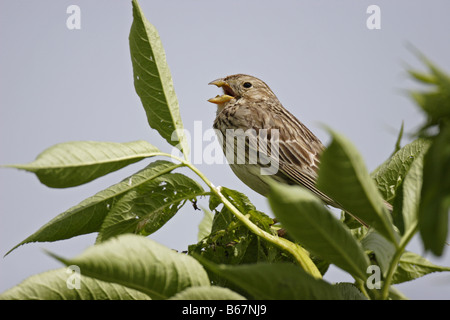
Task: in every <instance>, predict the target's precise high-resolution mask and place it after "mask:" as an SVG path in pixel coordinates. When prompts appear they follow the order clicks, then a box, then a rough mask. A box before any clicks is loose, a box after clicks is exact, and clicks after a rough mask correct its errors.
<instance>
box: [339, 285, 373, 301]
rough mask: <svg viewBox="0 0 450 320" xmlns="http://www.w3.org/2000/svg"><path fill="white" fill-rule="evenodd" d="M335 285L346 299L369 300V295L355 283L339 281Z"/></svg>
mask: <svg viewBox="0 0 450 320" xmlns="http://www.w3.org/2000/svg"><path fill="white" fill-rule="evenodd" d="M334 286H335V287H336V288H337V289H338V290H339V291H340V293H341V295H342V297H343V299H344V300H367V297H366V296H365V295H363V294H362V292H361V291H360V290H359V289H358V288H357V287H356V286H355V285H354V284H353V283H348V282H339V283H336V284H335V285H334Z"/></svg>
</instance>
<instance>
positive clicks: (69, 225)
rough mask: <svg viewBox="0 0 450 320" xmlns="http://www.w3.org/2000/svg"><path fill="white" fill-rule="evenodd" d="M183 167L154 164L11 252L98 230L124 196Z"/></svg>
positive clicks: (60, 217)
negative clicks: (29, 244) (26, 246)
mask: <svg viewBox="0 0 450 320" xmlns="http://www.w3.org/2000/svg"><path fill="white" fill-rule="evenodd" d="M180 166H181V165H180V164H175V163H172V162H168V161H162V160H158V161H155V162H153V163H151V164H150V165H148V166H147V167H146V168H144V169H143V170H141V171H139V172H137V173H135V174H133V175H132V176H130V177H128V178H126V179H124V180H122V181H121V182H119V183H117V184H115V185H113V186H111V187H109V188H107V189H105V190H103V191H100V192H98V193H97V194H95V195H94V196H92V197H89V198H87V199H85V200H84V201H82V202H80V203H79V204H78V205H76V206H74V207H72V208H70V209H69V210H67V211H65V212H63V213H61V214H59V215H58V216H56V217H55V218H53V219H52V220H50V221H49V222H48V223H46V224H45V225H44V226H42V227H41V228H40V229H39V230H38V231H36V232H35V233H33V234H32V235H30V236H29V237H28V238H26V239H25V240H23V241H22V242H20V243H19V244H18V245H16V246H15V247H14V248H12V249H11V250H10V251H9V252H8V253H10V252H11V251H12V250H14V249H15V248H17V247H18V246H20V245H22V244H25V243H30V242H44V241H57V240H63V239H68V238H71V237H75V236H78V235H82V234H86V233H91V232H96V231H99V230H100V227H101V225H102V223H103V220H104V219H105V217H106V215H107V214H108V212H109V211H110V210H111V208H112V207H113V205H114V204H115V203H116V202H117V201H118V200H119V199H120V198H121V197H122V196H123V195H124V194H126V193H127V192H130V191H132V190H134V189H135V188H138V187H139V186H140V185H142V184H145V183H146V182H148V181H151V180H153V179H155V178H157V177H159V176H160V175H163V174H166V173H168V172H170V171H172V170H174V169H176V168H178V167H180ZM8 253H7V254H8Z"/></svg>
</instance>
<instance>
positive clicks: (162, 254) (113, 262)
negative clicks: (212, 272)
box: [51, 234, 210, 299]
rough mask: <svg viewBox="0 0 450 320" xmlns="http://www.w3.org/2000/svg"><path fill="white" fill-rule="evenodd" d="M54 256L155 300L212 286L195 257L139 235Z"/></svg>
mask: <svg viewBox="0 0 450 320" xmlns="http://www.w3.org/2000/svg"><path fill="white" fill-rule="evenodd" d="M51 255H52V256H53V257H55V258H56V259H58V260H59V261H61V262H63V263H64V264H66V265H76V266H78V267H79V268H80V270H81V273H82V274H83V275H86V276H89V277H92V278H96V279H99V280H103V281H108V282H113V283H118V284H120V285H123V286H126V287H129V288H133V289H136V290H138V291H141V292H142V293H144V294H146V295H148V296H150V297H151V298H152V299H167V298H169V297H171V296H173V295H175V294H177V293H178V292H181V291H183V290H184V289H186V288H189V287H195V286H209V285H210V283H209V279H208V276H207V274H206V271H205V270H204V269H203V268H202V266H201V265H200V264H199V263H198V262H197V261H196V260H195V259H194V258H192V257H189V256H187V255H185V254H181V253H177V252H175V251H173V250H171V249H169V248H167V247H165V246H163V245H161V244H159V243H157V242H155V241H153V240H150V239H148V238H145V237H142V236H138V235H131V234H124V235H120V236H118V237H116V238H113V239H110V240H109V241H105V242H103V243H101V244H98V245H95V246H92V247H89V248H88V249H87V250H86V251H84V252H83V253H82V254H81V255H79V256H78V257H76V258H73V259H64V258H61V257H58V256H56V255H54V254H51Z"/></svg>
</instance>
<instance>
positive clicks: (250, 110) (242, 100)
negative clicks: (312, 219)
mask: <svg viewBox="0 0 450 320" xmlns="http://www.w3.org/2000/svg"><path fill="white" fill-rule="evenodd" d="M210 84H215V85H217V86H218V87H221V88H222V89H223V91H224V95H222V96H217V97H215V98H212V99H210V100H209V101H210V102H212V103H216V104H217V105H218V108H217V115H216V119H215V121H214V128H215V129H218V130H219V131H220V132H221V133H222V135H223V137H225V134H226V130H227V129H242V130H243V131H246V130H247V129H254V130H255V131H256V132H259V131H260V130H261V129H268V130H270V129H277V130H278V132H279V162H278V168H279V170H278V172H277V173H276V174H275V175H274V176H272V177H273V178H274V179H276V180H278V181H282V182H284V183H288V184H299V185H302V186H304V187H306V188H307V189H309V190H310V191H312V192H313V193H314V194H316V195H317V196H318V197H319V198H320V199H322V200H323V201H324V202H325V203H326V204H329V205H332V206H334V207H338V208H339V207H340V205H339V204H338V203H336V202H335V201H333V200H332V199H331V198H329V197H328V196H327V195H325V194H324V193H322V192H321V191H320V190H318V189H317V188H316V186H315V181H316V179H317V169H318V166H319V161H320V159H319V158H320V153H321V152H322V150H323V149H324V146H323V145H322V143H321V142H320V140H319V139H318V138H317V137H316V136H315V135H314V134H313V133H312V132H311V131H310V130H309V129H308V128H307V127H306V126H305V125H304V124H303V123H301V122H300V121H299V120H298V119H297V118H296V117H295V116H294V115H292V114H291V113H290V112H289V111H287V110H286V109H285V108H284V107H283V106H282V104H281V103H280V101H279V100H278V98H277V97H276V96H275V94H274V93H273V92H272V90H271V89H270V88H269V86H267V84H265V83H264V82H263V81H261V80H260V79H257V78H255V77H252V76H249V75H244V74H236V75H231V76H228V77H225V78H222V79H217V80H215V81H212V82H211V83H210ZM249 140H252V139H251V138H250V139H249ZM256 143H258V142H257V139H255V140H254V141H253V142H252V141H248V142H247V144H246V145H247V147H250V148H255V146H256ZM268 149H270V144H269V146H268ZM269 151H270V150H269ZM224 152H225V144H224ZM230 166H231V169H232V170H233V172H234V173H235V174H236V175H237V176H238V177H239V178H240V179H241V180H242V181H243V182H244V183H245V184H247V185H248V186H249V187H250V188H252V189H253V190H255V191H256V192H258V193H260V194H262V195H267V193H268V191H269V187H268V185H267V184H266V183H265V182H264V181H263V180H262V179H261V178H260V174H259V169H260V168H261V167H263V166H264V165H262V164H261V163H257V164H253V165H252V164H248V163H246V164H237V163H232V164H230Z"/></svg>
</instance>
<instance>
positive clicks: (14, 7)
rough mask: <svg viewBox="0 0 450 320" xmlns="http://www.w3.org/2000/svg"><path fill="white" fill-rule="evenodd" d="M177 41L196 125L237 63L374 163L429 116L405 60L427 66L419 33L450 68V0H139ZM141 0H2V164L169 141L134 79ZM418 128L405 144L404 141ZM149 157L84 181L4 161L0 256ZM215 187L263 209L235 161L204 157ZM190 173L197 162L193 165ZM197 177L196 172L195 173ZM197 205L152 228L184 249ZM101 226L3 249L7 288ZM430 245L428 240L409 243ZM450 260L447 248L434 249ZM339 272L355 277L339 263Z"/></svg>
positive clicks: (426, 291)
mask: <svg viewBox="0 0 450 320" xmlns="http://www.w3.org/2000/svg"><path fill="white" fill-rule="evenodd" d="M71 4H76V5H78V6H79V7H80V9H81V29H80V30H69V29H68V28H67V27H66V19H67V17H68V14H67V13H66V9H67V7H68V6H69V5H71ZM140 4H141V7H142V9H143V11H144V13H145V15H146V17H147V18H148V19H149V20H150V22H151V23H153V24H154V25H155V26H156V28H157V29H158V31H159V33H160V36H161V39H162V42H163V45H164V47H165V50H166V54H167V59H168V63H169V67H170V69H171V72H172V77H173V80H174V85H175V90H176V92H177V95H178V99H179V101H180V107H181V115H182V118H183V122H184V125H185V127H186V128H187V129H188V130H190V131H191V132H193V124H194V121H202V124H203V128H204V129H206V128H209V127H210V126H211V125H212V121H213V119H214V116H215V109H214V106H213V105H212V104H210V103H208V102H207V101H206V100H207V99H208V98H210V97H213V96H215V95H216V94H218V93H219V90H218V89H217V88H215V87H211V86H208V85H207V84H208V82H210V81H211V80H214V79H216V78H219V77H222V76H226V75H229V74H234V73H247V74H251V75H254V76H257V77H259V78H261V79H262V80H264V81H265V82H266V83H267V84H268V85H269V86H270V87H271V88H272V90H273V91H274V92H275V94H276V95H277V96H278V98H279V99H280V101H281V102H282V103H283V104H284V106H285V107H286V108H288V109H289V110H290V111H291V112H292V113H293V114H295V115H296V116H297V117H298V118H299V119H300V120H301V121H303V122H304V123H305V124H306V125H308V126H309V127H310V129H312V130H313V131H314V132H315V133H316V134H317V136H318V137H319V138H321V139H322V141H323V142H324V143H327V142H328V141H329V138H328V136H327V134H326V132H325V131H324V130H323V129H322V128H321V126H320V124H326V125H328V126H330V127H331V128H333V129H335V130H337V131H339V132H341V133H343V134H344V135H346V136H347V137H348V138H349V139H350V140H351V141H353V143H354V144H355V145H356V146H357V148H358V149H359V151H360V152H361V154H362V155H363V157H364V159H365V161H366V164H367V166H368V168H369V169H370V170H372V169H374V168H375V167H376V166H377V165H378V164H380V163H381V162H382V161H384V160H385V159H386V157H388V156H389V154H390V153H391V152H392V149H393V145H394V143H395V139H396V134H397V132H398V129H399V127H400V125H401V122H402V121H405V129H406V132H411V131H414V129H415V128H417V126H418V125H419V124H420V123H421V122H422V121H423V117H422V116H421V114H420V112H418V110H417V108H416V106H415V105H414V104H413V103H412V101H411V100H410V99H409V98H408V97H406V96H405V94H404V93H403V91H402V90H404V89H408V88H412V87H414V86H415V84H414V83H412V82H411V81H410V80H409V79H408V77H407V75H406V72H405V65H411V66H414V67H417V68H422V65H421V63H420V62H419V61H418V59H417V58H416V57H415V56H414V55H413V54H412V53H411V51H409V50H408V49H407V44H408V43H411V44H413V45H414V46H415V47H417V48H418V49H420V50H421V51H422V52H423V53H424V54H425V55H426V56H427V57H428V58H430V59H431V60H432V61H434V62H435V63H436V64H437V65H438V66H440V67H442V68H443V69H444V70H446V71H447V72H450V60H449V57H450V42H449V41H448V34H449V31H450V20H449V19H448V12H450V2H448V1H445V0H441V1H439V0H435V1H417V0H416V1H411V0H408V1H406V0H398V1H387V0H386V1H376V2H373V1H350V0H342V1H332V0H327V1H325V0H321V1H317V0H316V1H313V0H309V1H279V2H277V3H275V2H274V1H261V0H252V1H248V0H247V1H237V0H229V1H228V2H227V3H226V4H225V3H224V2H223V1H207V0H195V1H194V0H183V1H181V0H178V1H175V0H171V1H167V0H165V1H163V0H158V1H157V0H155V1H146V0H141V1H140ZM371 4H377V5H378V6H379V7H380V9H381V29H380V30H369V29H368V28H367V27H366V19H367V18H368V16H369V15H368V14H367V13H366V9H367V7H368V6H369V5H371ZM131 22H132V14H131V1H106V0H96V1H87V0H84V1H75V0H73V1H49V0H45V1H39V2H37V1H2V2H0V43H1V50H0V115H1V116H0V150H1V153H0V163H1V164H8V163H26V162H30V161H32V160H33V159H35V157H36V156H37V155H38V154H39V153H40V152H41V151H43V150H44V149H45V148H48V147H50V146H52V145H54V144H56V143H60V142H66V141H72V140H96V141H115V142H126V141H132V140H139V139H145V140H148V141H149V142H151V143H152V144H154V145H156V146H158V147H159V148H161V149H162V150H165V151H168V152H170V151H171V149H170V148H169V147H168V145H167V144H166V143H165V142H164V141H163V140H162V139H161V138H160V137H159V135H158V134H157V133H156V132H155V131H154V130H150V129H149V128H148V125H147V121H146V117H145V113H144V110H143V109H142V107H141V105H140V101H139V99H138V97H137V95H136V93H135V91H134V87H133V78H132V67H131V60H130V54H129V47H128V34H129V30H130V26H131ZM407 141H408V139H405V140H404V141H403V142H404V143H406V142H407ZM148 162H149V160H145V161H143V162H140V163H138V164H134V165H132V166H130V167H127V168H126V169H124V170H121V171H119V172H116V173H113V174H111V175H109V176H106V177H104V178H101V179H98V180H96V181H93V182H91V183H89V184H87V185H84V186H80V187H76V188H71V189H49V188H47V187H45V186H43V185H41V184H40V183H39V181H38V180H37V178H36V177H34V176H33V175H32V174H29V173H25V172H20V171H17V170H12V169H0V215H1V218H0V219H1V224H0V237H1V238H0V254H1V255H3V254H4V253H6V252H7V251H8V250H9V249H10V248H11V247H13V246H14V245H16V244H17V243H18V242H20V241H22V240H23V239H24V238H26V237H27V236H28V235H30V234H31V233H33V232H34V231H36V230H37V229H38V228H39V227H41V226H42V225H43V224H45V223H46V222H48V221H49V220H50V219H52V218H53V217H55V216H56V215H57V214H59V213H61V212H63V211H65V210H66V209H68V208H69V207H71V206H73V205H75V204H77V203H78V202H80V201H81V200H83V199H85V198H86V197H88V196H91V195H93V194H94V193H96V192H98V191H100V190H102V189H104V188H106V187H108V186H110V185H111V184H113V183H116V182H118V181H120V180H121V179H122V178H124V177H126V176H127V175H129V174H131V173H134V172H135V171H137V170H139V169H140V168H142V167H144V166H145V165H146V164H148ZM198 167H199V168H200V169H201V170H202V171H203V172H204V173H205V174H206V175H207V176H208V177H209V178H210V179H211V180H212V181H213V183H214V184H216V185H224V186H227V187H231V188H235V189H237V190H240V191H243V192H245V193H247V194H248V195H249V197H250V199H251V200H252V201H253V203H254V204H255V205H256V206H257V208H258V209H260V210H262V211H265V212H270V210H269V208H268V205H267V201H266V199H265V198H263V197H261V196H259V195H258V194H256V193H254V192H253V191H251V190H249V189H248V188H247V187H246V186H245V185H244V184H243V183H242V182H240V181H239V180H238V179H237V178H236V177H235V176H234V175H233V174H232V172H231V170H230V169H229V168H228V167H227V166H226V165H206V164H199V165H198ZM185 172H186V171H185ZM190 176H192V175H190ZM201 218H202V214H201V213H200V212H199V211H194V210H193V209H192V208H191V206H186V208H185V209H183V210H182V211H181V212H179V214H178V215H177V216H175V217H174V218H173V219H172V220H171V221H170V222H169V223H167V225H166V226H164V227H163V228H162V229H161V230H160V231H158V232H157V233H155V234H154V235H152V236H150V237H151V238H153V239H155V240H157V241H159V242H160V243H162V244H165V245H167V246H169V247H172V248H175V249H179V250H185V249H186V248H187V245H188V244H191V243H194V242H195V241H196V235H197V225H198V223H199V221H200V220H201ZM94 239H95V235H93V234H91V235H86V236H82V237H78V238H74V239H70V240H66V241H60V242H57V243H37V244H28V245H25V246H22V247H20V248H18V249H17V250H15V251H14V252H12V253H11V254H10V255H9V256H7V257H6V258H1V259H0V292H3V291H4V290H6V289H7V288H10V287H12V286H14V285H16V284H18V283H19V282H20V281H22V280H23V279H25V278H26V277H28V276H30V275H33V274H37V273H40V272H43V271H47V270H49V269H53V268H58V267H60V266H61V265H60V263H58V262H57V261H56V260H54V259H52V258H50V257H49V256H47V255H46V254H45V253H43V251H42V250H41V248H45V249H48V250H50V251H53V252H55V253H57V254H59V255H61V256H64V257H73V256H75V255H77V254H79V253H80V252H82V251H83V250H84V249H85V248H86V247H88V246H90V245H91V244H92V243H93V241H94ZM408 249H409V250H411V251H414V252H416V253H419V254H422V253H423V249H422V247H421V245H420V243H419V242H418V241H414V243H412V245H411V246H410V247H409V248H408ZM426 257H427V258H428V259H430V260H431V261H433V262H435V263H437V264H442V265H447V266H450V255H449V251H448V249H447V250H446V252H445V255H444V257H442V258H435V257H433V256H431V255H426ZM325 278H326V279H327V280H328V281H348V280H350V281H351V279H350V278H348V277H345V276H344V273H342V272H341V271H339V270H338V269H336V268H333V269H332V270H330V271H329V272H328V274H327V275H326V277H325ZM398 288H399V289H400V290H401V291H403V292H404V293H405V295H406V296H408V297H410V298H417V299H427V298H432V299H439V298H444V299H449V298H450V275H449V274H448V273H447V274H445V273H441V274H433V275H428V276H426V277H424V278H422V279H419V280H416V281H413V282H411V283H406V284H403V285H400V286H398Z"/></svg>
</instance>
